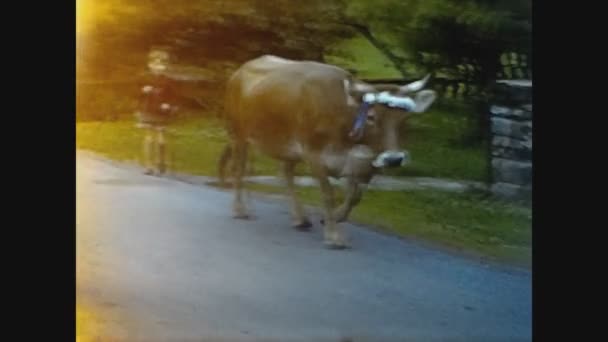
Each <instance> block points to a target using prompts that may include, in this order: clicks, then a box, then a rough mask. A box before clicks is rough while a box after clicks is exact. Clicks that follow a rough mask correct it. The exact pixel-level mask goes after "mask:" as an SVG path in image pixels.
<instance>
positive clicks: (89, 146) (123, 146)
mask: <svg viewBox="0 0 608 342" xmlns="http://www.w3.org/2000/svg"><path fill="white" fill-rule="evenodd" d="M447 115H448V114H446V113H435V116H434V115H433V114H429V115H428V116H426V117H420V118H419V119H416V120H415V121H414V122H413V123H412V127H413V128H412V129H411V132H410V133H411V135H412V139H411V143H410V146H409V147H408V148H409V149H410V151H412V155H413V158H414V160H415V161H414V164H413V165H412V167H411V169H409V170H408V171H403V173H404V174H419V175H425V176H449V175H454V176H459V177H457V178H467V179H475V178H476V177H479V174H480V172H481V171H480V169H481V166H482V165H483V162H482V160H483V158H482V157H481V154H480V153H479V152H480V151H478V150H475V149H461V148H458V147H456V146H455V145H454V144H451V143H450V142H449V140H450V139H452V138H454V137H455V135H456V132H458V131H460V128H458V125H464V124H465V123H463V122H460V121H459V120H460V119H457V118H452V117H449V116H447ZM76 127H77V132H76V134H77V147H78V148H80V149H86V150H92V151H95V152H97V153H99V154H102V155H105V156H107V157H108V158H111V159H115V160H130V161H137V160H138V159H139V156H140V155H141V143H142V138H143V136H142V132H141V130H139V129H137V128H135V127H134V124H133V123H132V122H124V121H117V122H84V123H78V124H77V126H76ZM448 127H451V128H449V129H448ZM172 131H173V133H172V134H171V136H170V139H171V140H170V142H171V145H170V146H171V147H170V148H171V150H172V151H173V161H174V163H173V165H172V169H173V170H174V171H179V172H185V173H190V174H196V175H211V176H215V175H216V165H217V160H218V158H219V155H220V151H221V149H222V147H223V146H224V143H225V136H224V133H223V130H222V128H221V126H220V125H219V123H218V122H217V121H215V120H212V119H198V120H188V121H184V122H181V123H178V124H177V125H176V126H175V127H173V128H172ZM404 170H407V169H404ZM255 171H256V174H265V175H272V174H277V172H278V169H277V163H276V162H274V161H272V160H270V159H268V158H266V157H264V156H260V155H257V156H256V157H255ZM305 172H306V169H305V168H302V169H301V170H300V173H305ZM250 187H251V188H252V189H253V190H257V191H263V192H271V193H276V192H283V191H284V190H283V189H282V188H277V187H269V186H262V185H251V186H250ZM298 192H299V194H300V197H301V198H302V199H303V200H304V201H305V202H306V203H308V204H312V205H318V204H319V203H320V201H319V198H320V197H319V192H318V189H316V188H301V189H299V190H298ZM352 220H354V221H356V222H360V223H364V224H368V225H372V226H375V227H378V229H381V230H384V231H387V232H391V233H394V234H397V235H400V236H408V237H414V238H419V239H421V240H423V241H430V242H435V243H438V244H440V245H443V246H448V247H452V248H456V249H460V250H464V251H468V252H473V253H478V254H481V255H484V256H487V257H490V258H495V259H497V260H502V261H506V262H509V263H515V264H518V265H524V266H529V263H530V255H531V252H530V245H531V211H530V209H528V208H520V207H517V206H514V205H508V204H504V203H499V202H495V201H491V200H489V199H486V198H484V197H483V196H482V195H478V194H453V193H443V192H436V191H402V192H381V191H368V192H366V194H365V195H364V198H363V200H362V202H361V203H360V204H359V206H358V207H357V208H356V209H355V210H354V211H353V214H352Z"/></svg>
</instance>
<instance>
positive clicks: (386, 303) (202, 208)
mask: <svg viewBox="0 0 608 342" xmlns="http://www.w3.org/2000/svg"><path fill="white" fill-rule="evenodd" d="M231 201H232V193H231V192H228V191H224V190H219V189H215V188H212V187H204V186H197V185H191V184H187V183H183V182H179V181H176V180H171V179H164V178H158V177H153V176H146V175H143V174H141V172H139V171H138V170H137V169H133V168H123V167H118V166H116V165H113V164H111V163H108V162H105V161H103V160H98V159H95V158H91V157H89V156H88V155H86V154H82V153H79V154H78V156H77V306H78V317H79V322H78V325H79V329H78V335H79V337H80V338H82V339H83V340H86V338H95V337H101V339H100V340H101V341H106V340H112V339H117V340H129V341H131V340H142V341H143V340H145V341H286V342H288V341H349V340H350V341H530V340H531V329H532V328H531V326H532V313H531V312H532V298H531V274H530V272H528V271H525V270H509V269H503V268H498V267H495V266H492V265H489V264H483V263H481V262H478V261H475V260H471V259H468V258H464V257H459V256H455V255H453V254H448V253H445V252H442V251H439V250H434V249H431V248H428V247H425V246H422V245H420V244H418V243H416V242H412V241H408V240H402V239H397V238H394V237H390V236H385V235H382V234H380V233H377V232H374V231H372V230H369V229H366V228H365V227H360V226H355V225H351V224H345V228H346V231H347V232H348V234H349V237H350V239H351V243H352V249H348V250H329V249H326V248H325V247H324V246H323V244H322V234H321V226H320V225H319V224H316V225H315V227H314V228H313V231H312V232H309V233H304V232H298V231H296V230H294V229H291V228H290V217H289V212H288V206H287V203H286V202H285V201H284V200H277V199H273V198H269V197H264V196H253V197H251V198H250V203H251V204H252V205H253V211H254V215H255V216H256V217H255V219H254V220H249V221H243V220H235V219H233V218H232V217H231ZM312 214H313V215H312V216H313V218H314V222H319V218H320V216H319V212H313V213H312Z"/></svg>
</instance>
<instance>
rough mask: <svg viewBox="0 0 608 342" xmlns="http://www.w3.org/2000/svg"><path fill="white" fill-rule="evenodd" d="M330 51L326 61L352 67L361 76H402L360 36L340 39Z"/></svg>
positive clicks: (347, 67) (348, 67)
mask: <svg viewBox="0 0 608 342" xmlns="http://www.w3.org/2000/svg"><path fill="white" fill-rule="evenodd" d="M330 51H331V52H329V53H328V54H327V55H326V56H325V60H326V61H327V62H328V63H331V64H335V65H338V66H341V67H343V68H346V69H354V70H356V71H357V76H359V77H361V78H400V77H402V76H401V74H400V73H399V71H397V70H396V69H395V67H394V66H393V64H392V63H391V61H390V60H388V59H387V58H386V57H385V56H384V55H383V54H382V53H381V52H380V51H378V50H377V49H376V48H375V47H374V46H373V45H372V44H371V43H370V42H369V41H368V40H367V39H365V38H364V37H362V36H355V37H353V38H350V39H347V40H344V41H341V42H339V43H337V44H336V45H334V46H332V48H331V49H330Z"/></svg>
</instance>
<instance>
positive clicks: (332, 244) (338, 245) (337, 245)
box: [323, 241, 350, 250]
mask: <svg viewBox="0 0 608 342" xmlns="http://www.w3.org/2000/svg"><path fill="white" fill-rule="evenodd" d="M323 243H324V244H325V247H327V248H328V249H335V250H342V249H350V245H349V244H347V243H346V242H339V241H324V242H323Z"/></svg>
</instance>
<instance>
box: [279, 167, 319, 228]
mask: <svg viewBox="0 0 608 342" xmlns="http://www.w3.org/2000/svg"><path fill="white" fill-rule="evenodd" d="M295 167H296V163H294V162H285V163H283V174H284V176H285V182H286V185H287V194H288V195H289V197H290V199H291V202H290V203H291V214H292V216H293V218H294V224H293V227H294V228H295V229H297V230H300V231H308V230H310V227H312V223H310V220H309V219H308V218H307V217H306V215H305V214H304V210H303V209H302V205H301V204H300V201H298V197H297V195H296V189H295V184H294V181H293V178H294V173H295V172H294V171H295Z"/></svg>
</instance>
